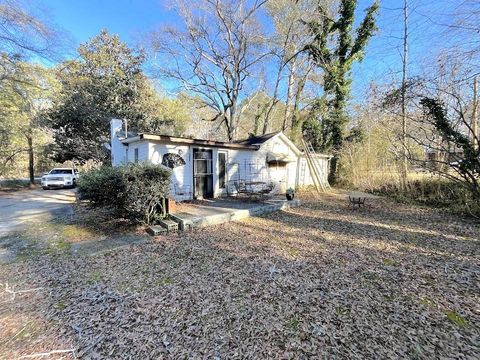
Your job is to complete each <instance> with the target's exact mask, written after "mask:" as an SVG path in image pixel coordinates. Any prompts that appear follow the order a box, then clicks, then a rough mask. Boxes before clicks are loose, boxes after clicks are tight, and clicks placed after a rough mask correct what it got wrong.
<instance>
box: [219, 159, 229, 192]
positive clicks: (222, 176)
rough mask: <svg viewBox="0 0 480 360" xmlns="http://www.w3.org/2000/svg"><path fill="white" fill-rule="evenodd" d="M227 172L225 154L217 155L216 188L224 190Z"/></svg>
mask: <svg viewBox="0 0 480 360" xmlns="http://www.w3.org/2000/svg"><path fill="white" fill-rule="evenodd" d="M226 170H227V154H226V153H224V152H219V153H218V186H219V188H220V189H225V182H226Z"/></svg>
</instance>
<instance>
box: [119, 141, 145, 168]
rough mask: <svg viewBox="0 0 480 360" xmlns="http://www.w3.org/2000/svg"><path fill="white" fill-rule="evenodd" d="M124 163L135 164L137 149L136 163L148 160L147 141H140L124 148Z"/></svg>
mask: <svg viewBox="0 0 480 360" xmlns="http://www.w3.org/2000/svg"><path fill="white" fill-rule="evenodd" d="M124 149H125V150H124V151H125V160H126V162H127V163H128V162H135V149H138V162H143V161H147V160H148V141H146V140H142V141H137V142H134V143H131V144H129V146H124Z"/></svg>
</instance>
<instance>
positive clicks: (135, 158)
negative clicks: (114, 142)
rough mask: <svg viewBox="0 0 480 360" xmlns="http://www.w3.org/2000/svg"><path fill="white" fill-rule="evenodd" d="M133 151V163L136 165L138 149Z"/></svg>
mask: <svg viewBox="0 0 480 360" xmlns="http://www.w3.org/2000/svg"><path fill="white" fill-rule="evenodd" d="M134 151H135V152H134V161H135V163H138V148H136V149H135V150H134Z"/></svg>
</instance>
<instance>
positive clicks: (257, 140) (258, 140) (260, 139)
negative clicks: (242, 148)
mask: <svg viewBox="0 0 480 360" xmlns="http://www.w3.org/2000/svg"><path fill="white" fill-rule="evenodd" d="M280 133H281V131H277V132H273V133H270V134H265V135H261V136H250V137H249V138H248V139H246V140H239V141H235V143H237V144H242V145H260V144H263V143H264V142H265V141H267V140H270V139H271V138H273V137H274V136H275V135H278V134H280Z"/></svg>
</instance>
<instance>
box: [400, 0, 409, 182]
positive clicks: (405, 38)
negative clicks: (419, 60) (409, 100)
mask: <svg viewBox="0 0 480 360" xmlns="http://www.w3.org/2000/svg"><path fill="white" fill-rule="evenodd" d="M407 59H408V0H404V2H403V61H402V94H401V96H402V110H401V111H402V113H401V116H402V159H401V164H400V182H401V184H400V185H401V187H402V190H406V189H407V114H406V111H407V105H406V99H405V97H406V96H405V95H406V94H405V93H406V86H407Z"/></svg>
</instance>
